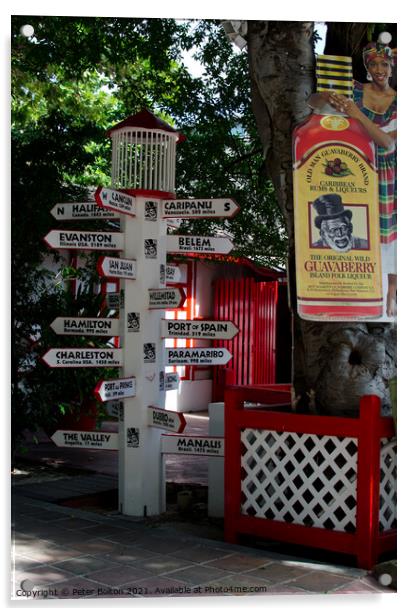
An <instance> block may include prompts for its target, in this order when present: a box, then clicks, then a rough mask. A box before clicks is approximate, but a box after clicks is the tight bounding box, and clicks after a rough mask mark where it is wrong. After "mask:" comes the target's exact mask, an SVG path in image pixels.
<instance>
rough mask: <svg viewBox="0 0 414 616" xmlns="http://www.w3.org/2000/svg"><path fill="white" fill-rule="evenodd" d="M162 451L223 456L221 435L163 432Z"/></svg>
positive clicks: (222, 438) (189, 454)
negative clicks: (186, 434) (190, 434)
mask: <svg viewBox="0 0 414 616" xmlns="http://www.w3.org/2000/svg"><path fill="white" fill-rule="evenodd" d="M161 451H162V453H174V454H183V455H188V456H217V457H223V456H224V437H223V436H199V435H198V434H197V435H195V436H183V435H180V436H178V435H177V436H176V435H175V434H163V435H162V439H161Z"/></svg>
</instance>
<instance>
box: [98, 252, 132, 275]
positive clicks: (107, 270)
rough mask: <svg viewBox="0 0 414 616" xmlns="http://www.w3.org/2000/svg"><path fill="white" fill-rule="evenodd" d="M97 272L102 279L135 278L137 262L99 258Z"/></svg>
mask: <svg viewBox="0 0 414 616" xmlns="http://www.w3.org/2000/svg"><path fill="white" fill-rule="evenodd" d="M96 267H97V270H98V273H99V275H100V276H102V277H104V278H129V279H130V280H135V278H136V277H137V262H136V261H134V260H133V259H116V258H113V257H99V259H98V263H97V266H96Z"/></svg>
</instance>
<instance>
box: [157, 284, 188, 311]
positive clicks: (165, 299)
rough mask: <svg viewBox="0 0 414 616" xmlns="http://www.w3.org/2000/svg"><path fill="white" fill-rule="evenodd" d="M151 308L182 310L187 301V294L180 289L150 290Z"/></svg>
mask: <svg viewBox="0 0 414 616" xmlns="http://www.w3.org/2000/svg"><path fill="white" fill-rule="evenodd" d="M148 294H149V308H150V309H155V308H164V309H166V310H168V309H169V308H181V306H182V305H183V304H184V302H185V300H186V296H185V293H184V291H183V290H182V289H180V288H178V287H165V288H164V289H148Z"/></svg>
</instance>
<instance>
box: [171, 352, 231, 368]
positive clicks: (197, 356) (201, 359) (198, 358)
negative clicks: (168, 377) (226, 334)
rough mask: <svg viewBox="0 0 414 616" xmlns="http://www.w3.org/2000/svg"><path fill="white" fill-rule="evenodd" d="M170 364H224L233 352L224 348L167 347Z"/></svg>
mask: <svg viewBox="0 0 414 616" xmlns="http://www.w3.org/2000/svg"><path fill="white" fill-rule="evenodd" d="M166 353H167V365H168V366H200V365H210V366H224V365H225V364H227V363H228V362H229V361H230V360H231V358H232V357H233V356H232V354H231V353H230V352H229V351H228V350H227V349H224V348H214V347H213V348H205V349H204V348H196V349H188V348H175V349H166Z"/></svg>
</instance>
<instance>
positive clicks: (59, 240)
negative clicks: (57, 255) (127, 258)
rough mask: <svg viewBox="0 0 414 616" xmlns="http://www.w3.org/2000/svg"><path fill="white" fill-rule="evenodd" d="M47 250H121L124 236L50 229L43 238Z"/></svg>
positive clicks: (100, 232)
mask: <svg viewBox="0 0 414 616" xmlns="http://www.w3.org/2000/svg"><path fill="white" fill-rule="evenodd" d="M43 239H44V241H45V242H46V244H47V245H48V246H49V248H56V249H62V250H64V249H67V250H117V251H119V250H123V249H124V234H123V233H111V232H108V231H67V230H64V229H52V230H51V231H49V233H48V234H47V235H46V236H45V237H44V238H43Z"/></svg>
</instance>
